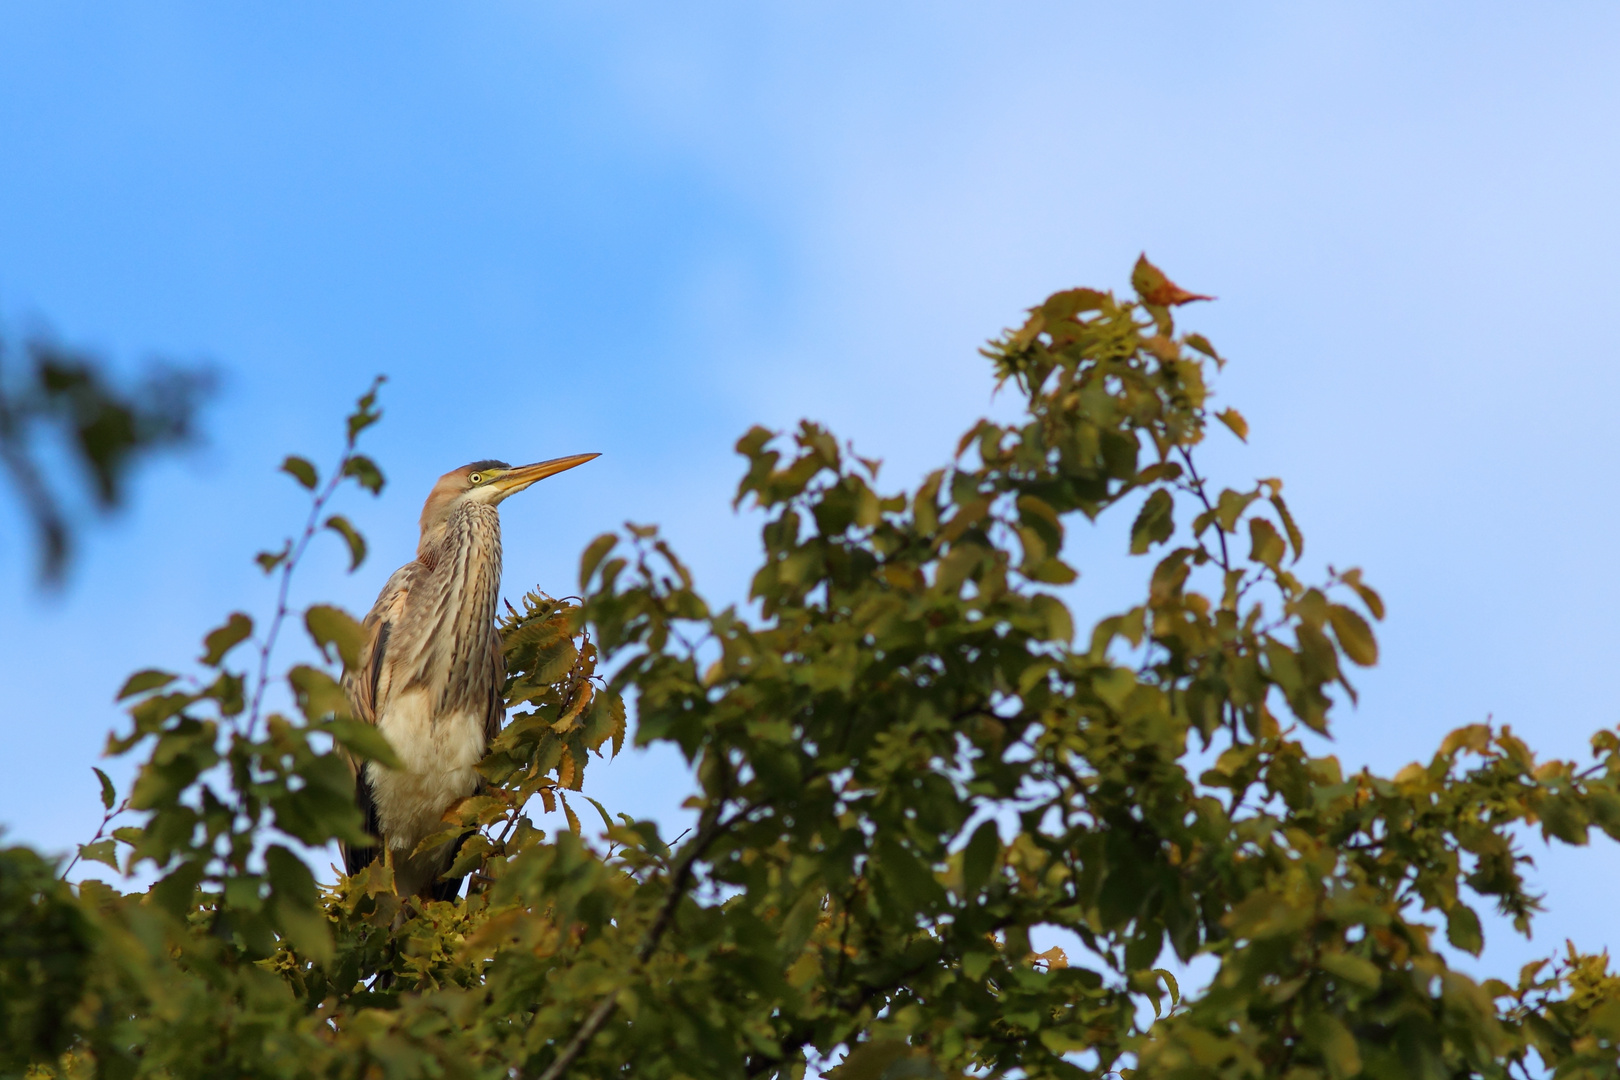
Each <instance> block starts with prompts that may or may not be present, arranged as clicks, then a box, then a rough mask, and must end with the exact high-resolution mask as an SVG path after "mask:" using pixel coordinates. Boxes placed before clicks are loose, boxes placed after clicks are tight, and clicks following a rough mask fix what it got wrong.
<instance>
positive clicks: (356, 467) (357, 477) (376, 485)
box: [343, 454, 386, 495]
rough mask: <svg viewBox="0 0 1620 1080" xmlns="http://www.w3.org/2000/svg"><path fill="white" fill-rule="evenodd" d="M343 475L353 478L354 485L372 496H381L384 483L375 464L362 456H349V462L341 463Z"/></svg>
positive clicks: (380, 472) (380, 471)
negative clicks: (357, 485)
mask: <svg viewBox="0 0 1620 1080" xmlns="http://www.w3.org/2000/svg"><path fill="white" fill-rule="evenodd" d="M343 475H344V476H350V477H353V478H354V482H355V483H357V484H359V485H360V486H361V487H363V488H365V489H366V490H367V491H369V492H371V493H372V494H373V495H379V494H381V493H382V489H383V484H384V483H385V482H386V481H384V480H383V474H382V470H381V469H379V468H377V463H376V462H375V461H372V460H371V459H370V458H368V457H366V456H365V455H364V454H351V455H350V456H349V460H348V461H346V462H344V463H343Z"/></svg>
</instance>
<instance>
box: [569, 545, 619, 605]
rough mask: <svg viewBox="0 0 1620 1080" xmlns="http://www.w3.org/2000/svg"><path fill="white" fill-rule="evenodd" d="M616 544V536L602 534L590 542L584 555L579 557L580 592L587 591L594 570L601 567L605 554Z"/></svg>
mask: <svg viewBox="0 0 1620 1080" xmlns="http://www.w3.org/2000/svg"><path fill="white" fill-rule="evenodd" d="M618 542H619V538H618V537H617V536H614V535H613V534H612V533H603V534H602V535H601V536H598V537H597V538H596V539H595V540H592V541H591V543H590V546H589V547H587V548H586V549H585V553H584V554H583V555H581V556H580V557H579V587H580V589H581V590H582V591H589V589H590V587H591V575H593V574H595V573H596V568H597V567H598V566H600V565H602V560H603V559H605V558H607V553H608V552H610V551H612V550H613V548H614V547H615V546H616V545H617V544H618Z"/></svg>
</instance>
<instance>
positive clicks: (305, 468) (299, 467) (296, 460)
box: [281, 454, 321, 491]
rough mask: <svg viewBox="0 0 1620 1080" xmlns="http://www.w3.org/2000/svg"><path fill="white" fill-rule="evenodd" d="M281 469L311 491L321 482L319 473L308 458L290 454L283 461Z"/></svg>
mask: <svg viewBox="0 0 1620 1080" xmlns="http://www.w3.org/2000/svg"><path fill="white" fill-rule="evenodd" d="M281 471H282V472H284V473H286V474H287V475H288V476H291V477H292V478H293V479H294V480H297V481H298V482H299V483H300V484H302V485H304V487H306V488H308V489H309V490H310V491H314V490H315V487H316V485H317V484H319V483H320V482H321V481H320V476H319V474H318V473H316V471H315V466H314V465H313V464H311V463H310V461H309V460H308V459H307V458H301V457H297V456H296V455H291V454H289V455H288V456H287V460H285V461H283V462H282V463H281Z"/></svg>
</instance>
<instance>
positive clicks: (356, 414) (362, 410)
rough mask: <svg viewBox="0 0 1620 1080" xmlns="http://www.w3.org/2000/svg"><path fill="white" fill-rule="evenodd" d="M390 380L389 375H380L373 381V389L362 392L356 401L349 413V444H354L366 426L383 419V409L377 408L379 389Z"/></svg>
mask: <svg viewBox="0 0 1620 1080" xmlns="http://www.w3.org/2000/svg"><path fill="white" fill-rule="evenodd" d="M387 381H388V376H386V375H378V376H377V377H376V378H375V379H373V380H372V382H371V389H369V390H367V391H366V392H365V393H364V394H361V395H360V397H359V399H358V400H357V401H356V402H355V403H354V411H353V412H352V413H350V414H349V421H348V423H349V445H350V446H353V445H354V443H355V440H356V439H358V438H359V437H360V433H361V432H362V431H364V430H366V428H368V427H370V426H371V425H372V424H375V423H376V422H377V421H378V420H381V419H382V410H380V409H378V408H377V391H378V390H379V389H380V388H381V387H382V384H383V383H385V382H387Z"/></svg>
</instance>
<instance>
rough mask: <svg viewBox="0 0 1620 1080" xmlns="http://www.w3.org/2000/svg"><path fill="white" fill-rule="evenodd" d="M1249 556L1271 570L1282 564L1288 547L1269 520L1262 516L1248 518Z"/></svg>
mask: <svg viewBox="0 0 1620 1080" xmlns="http://www.w3.org/2000/svg"><path fill="white" fill-rule="evenodd" d="M1249 545H1250V546H1249V558H1250V559H1253V560H1254V561H1255V562H1257V563H1260V564H1261V565H1263V566H1269V567H1271V568H1272V569H1273V570H1275V569H1277V568H1278V567H1279V566H1280V565H1281V564H1282V559H1283V556H1284V555H1287V554H1288V548H1287V546H1286V545H1285V544H1284V543H1283V538H1282V537H1281V536H1278V535H1277V530H1276V529H1275V528H1274V527H1273V526H1272V524H1271V522H1269V521H1267V520H1266V519H1265V518H1263V517H1252V518H1250V519H1249Z"/></svg>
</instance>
